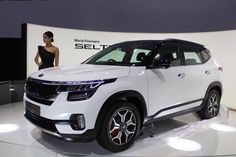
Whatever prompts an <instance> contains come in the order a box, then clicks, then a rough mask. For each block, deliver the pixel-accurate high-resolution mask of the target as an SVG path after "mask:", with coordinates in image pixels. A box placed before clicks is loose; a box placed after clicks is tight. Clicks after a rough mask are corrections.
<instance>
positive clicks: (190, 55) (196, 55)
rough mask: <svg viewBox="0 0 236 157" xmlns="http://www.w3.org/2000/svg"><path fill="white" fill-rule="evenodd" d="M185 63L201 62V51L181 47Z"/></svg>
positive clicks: (194, 63)
mask: <svg viewBox="0 0 236 157" xmlns="http://www.w3.org/2000/svg"><path fill="white" fill-rule="evenodd" d="M182 51H183V55H184V61H185V64H186V65H196V64H202V56H201V51H200V50H199V49H195V48H192V47H184V48H182Z"/></svg>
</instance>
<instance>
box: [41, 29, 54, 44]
mask: <svg viewBox="0 0 236 157" xmlns="http://www.w3.org/2000/svg"><path fill="white" fill-rule="evenodd" d="M43 34H44V35H46V36H47V37H49V38H52V39H51V42H53V41H54V39H53V33H52V32H51V31H47V32H45V33H43Z"/></svg>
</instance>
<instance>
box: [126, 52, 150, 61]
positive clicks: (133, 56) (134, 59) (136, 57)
mask: <svg viewBox="0 0 236 157" xmlns="http://www.w3.org/2000/svg"><path fill="white" fill-rule="evenodd" d="M150 51H151V50H147V49H134V50H133V53H132V57H131V60H130V63H141V62H142V60H141V59H139V56H138V55H140V54H143V56H147V54H148V53H149V52H150Z"/></svg>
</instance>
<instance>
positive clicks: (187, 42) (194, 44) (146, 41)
mask: <svg viewBox="0 0 236 157" xmlns="http://www.w3.org/2000/svg"><path fill="white" fill-rule="evenodd" d="M143 42H144V43H175V44H181V45H190V46H196V47H201V48H204V45H202V44H199V43H195V42H192V41H187V40H181V39H172V38H170V39H164V40H133V41H125V42H121V43H143ZM118 44H119V43H118Z"/></svg>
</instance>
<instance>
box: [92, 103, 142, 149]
mask: <svg viewBox="0 0 236 157" xmlns="http://www.w3.org/2000/svg"><path fill="white" fill-rule="evenodd" d="M120 109H129V110H130V111H132V113H133V114H134V115H135V118H136V123H137V124H136V131H135V134H134V136H133V137H132V138H131V139H130V141H129V142H128V143H126V144H125V145H115V144H114V143H113V142H112V141H111V140H110V138H109V137H110V134H109V123H110V120H111V118H112V116H113V115H114V114H115V113H116V112H117V111H118V110H120ZM106 113H107V114H106V115H104V118H103V123H102V126H101V127H100V128H101V129H100V132H99V137H98V140H97V141H98V143H99V144H100V145H101V146H102V147H104V148H106V149H108V150H110V151H112V152H120V151H123V150H126V149H128V148H129V147H130V146H131V145H132V144H133V143H134V141H135V139H136V137H137V135H138V133H139V130H140V126H141V120H140V114H139V112H138V110H137V108H136V107H135V106H134V105H133V104H131V103H129V102H126V101H120V102H116V103H114V105H112V106H111V107H110V109H109V110H108V112H106Z"/></svg>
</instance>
